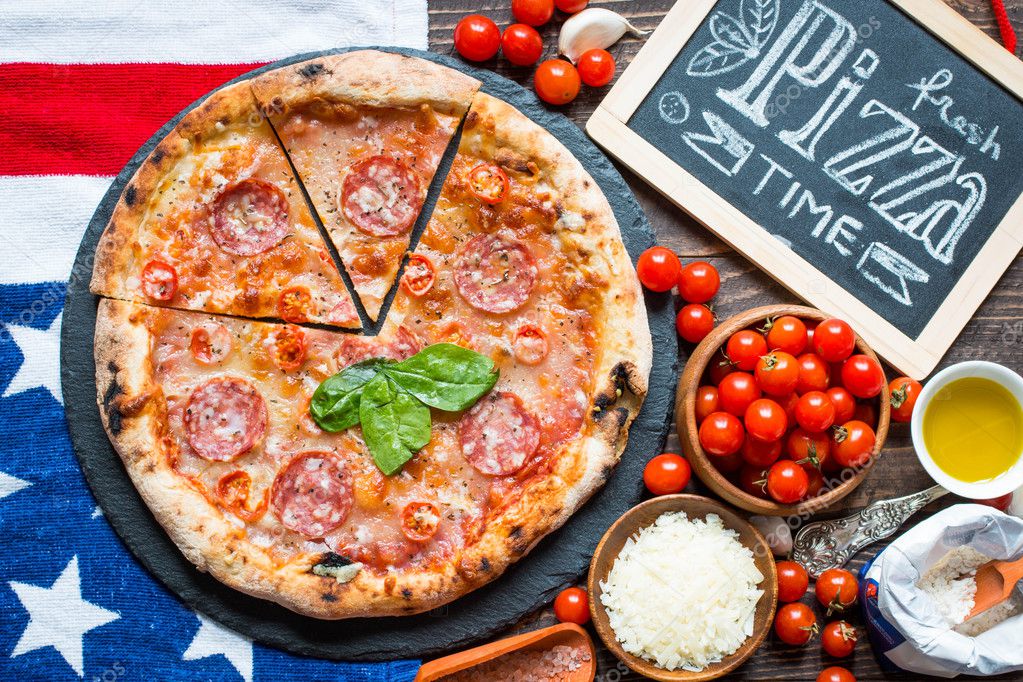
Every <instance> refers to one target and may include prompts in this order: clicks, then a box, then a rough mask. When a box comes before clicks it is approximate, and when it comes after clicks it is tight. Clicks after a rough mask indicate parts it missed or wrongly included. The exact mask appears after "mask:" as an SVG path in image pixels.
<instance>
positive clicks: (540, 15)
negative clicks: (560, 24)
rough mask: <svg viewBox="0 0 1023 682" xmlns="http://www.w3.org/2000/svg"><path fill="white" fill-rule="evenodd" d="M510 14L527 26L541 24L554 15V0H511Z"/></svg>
mask: <svg viewBox="0 0 1023 682" xmlns="http://www.w3.org/2000/svg"><path fill="white" fill-rule="evenodd" d="M511 10H512V15H513V16H514V17H515V19H516V21H520V22H522V23H523V24H528V25H529V26H543V25H544V24H546V23H547V22H548V21H550V20H551V17H552V16H554V0H512V4H511Z"/></svg>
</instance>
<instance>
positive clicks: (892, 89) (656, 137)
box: [628, 0, 1023, 355]
mask: <svg viewBox="0 0 1023 682" xmlns="http://www.w3.org/2000/svg"><path fill="white" fill-rule="evenodd" d="M825 6H826V7H825ZM836 17H837V19H836ZM815 22H816V23H815ZM843 22H844V23H843ZM842 26H844V27H845V30H846V32H845V33H844V34H841V39H840V40H836V41H835V44H834V45H832V46H831V48H830V50H829V47H828V43H827V38H828V37H829V36H830V37H835V36H837V35H839V33H841V30H842V29H841V27H842ZM833 31H834V32H835V33H834V34H832V32H833ZM970 39H972V38H967V37H965V36H964V37H963V38H962V40H970ZM977 39H979V40H983V38H980V37H979V36H978V38H977ZM800 40H805V41H806V48H805V49H804V50H803V51H802V53H800V54H798V56H791V57H790V55H793V52H795V51H796V50H798V49H799V47H798V46H799V45H802V44H803V43H800V42H799V41H800ZM847 40H848V43H846V41H847ZM740 43H741V44H742V45H744V46H745V47H743V49H739V47H740ZM847 44H848V45H849V48H848V52H847V51H845V50H844V48H845V47H846V45H847ZM815 53H816V54H815ZM789 58H791V59H793V60H794V63H795V64H796V66H795V67H794V68H793V71H795V70H798V69H799V68H802V67H803V66H804V65H806V64H809V63H811V60H812V59H814V58H817V59H820V60H821V63H820V65H819V66H818V67H817V68H816V70H813V71H812V72H809V73H807V74H804V75H803V79H804V82H799V81H797V79H796V78H794V77H793V76H791V75H787V74H786V75H783V76H782V77H780V80H777V81H776V80H775V76H776V74H777V73H778V72H779V70H780V69H782V67H783V66H784V64H785V63H787V62H786V60H787V59H789ZM826 64H834V65H835V66H836V67H837V69H838V70H837V71H834V72H833V73H832V72H831V71H826V70H825V66H824V65H826ZM808 71H810V70H809V69H808ZM827 74H831V75H827ZM818 75H819V78H818ZM814 79H818V80H819V81H820V84H819V85H818V84H817V82H816V81H815V80H814ZM775 84H776V85H775ZM945 98H948V99H947V100H946V99H945ZM819 112H827V115H825V114H823V113H819ZM839 112H841V113H839ZM815 116H819V118H815ZM832 116H833V118H831V117H832ZM959 117H962V119H961V120H958V119H959ZM943 119H945V120H943ZM953 124H954V125H955V126H957V127H959V128H961V129H962V132H957V131H956V130H954V129H953ZM804 126H805V127H804ZM628 127H629V128H631V129H632V130H633V131H635V132H636V133H637V134H638V135H640V136H641V137H643V138H644V139H646V140H648V141H649V142H650V143H651V144H653V145H654V146H655V147H656V148H657V149H659V150H661V151H662V152H663V153H664V154H666V155H667V156H669V157H670V158H671V160H672V161H674V162H675V163H677V164H678V165H679V166H681V167H682V168H685V169H686V170H687V171H688V172H690V173H692V174H693V175H694V176H696V177H697V178H698V179H699V180H700V181H701V182H702V183H704V184H705V185H707V186H708V187H710V188H711V189H712V190H713V191H714V192H715V193H717V194H718V195H720V196H721V197H723V198H724V199H725V200H727V202H728V203H730V204H732V205H733V206H735V207H737V208H738V209H739V210H740V211H742V212H743V213H744V214H745V215H746V216H747V217H749V218H750V219H751V220H753V221H754V222H756V223H758V224H759V225H761V226H763V229H765V230H766V231H768V232H769V233H770V234H772V235H775V236H777V237H779V238H781V239H782V240H783V241H785V242H786V243H788V244H791V248H792V249H793V250H794V251H795V252H796V253H797V254H799V255H800V256H802V257H803V258H804V259H806V260H807V261H808V262H810V263H811V264H813V265H814V266H815V267H816V268H817V269H818V270H820V271H821V272H823V273H825V274H826V276H827V277H830V278H831V279H832V280H833V281H834V282H835V283H837V284H838V285H839V286H840V287H842V288H843V289H845V290H846V291H848V292H850V293H852V294H853V295H854V296H855V297H856V298H857V299H859V300H860V301H862V302H863V303H864V304H866V305H867V306H868V307H869V308H870V309H871V310H873V311H875V312H876V313H877V314H879V315H880V316H881V317H883V318H884V319H885V320H887V321H888V322H890V323H891V324H892V325H894V326H895V327H896V328H897V329H899V330H900V331H902V332H903V333H904V334H905V335H906V336H908V337H910V338H913V339H915V338H918V337H919V335H920V332H921V331H922V330H923V329H924V327H925V326H926V325H927V323H928V322H930V321H931V320H932V318H934V317H935V314H936V311H937V310H938V308H939V306H941V304H942V303H944V302H945V300H946V298H947V297H948V295H949V292H950V291H951V290H952V289H953V288H954V287H955V286H956V284H957V283H958V282H959V281H960V278H961V277H962V275H963V273H964V272H965V270H966V268H967V267H968V266H969V265H970V264H971V263H972V262H973V261H974V259H975V258H976V257H977V255H978V252H979V251H980V249H981V247H983V246H984V244H985V242H987V240H988V239H989V238H990V236H991V235H992V233H993V231H994V229H995V228H996V226H998V224H999V223H1000V222H1001V221H1002V219H1003V218H1004V217H1005V215H1006V213H1007V212H1008V210H1009V209H1010V207H1011V206H1012V205H1013V204H1014V202H1016V200H1017V199H1018V198H1019V196H1020V194H1021V193H1023V176H1021V175H1020V174H1019V173H1017V172H1015V171H1014V170H1013V168H1014V164H1015V163H1016V160H1017V159H1019V158H1020V157H1021V154H1023V104H1021V102H1020V101H1019V100H1018V99H1017V98H1016V97H1014V96H1013V95H1012V94H1011V93H1009V92H1008V91H1006V90H1005V89H1003V88H1002V87H1001V86H1000V85H998V84H997V83H995V82H994V81H993V80H992V79H991V78H989V77H988V76H986V75H985V74H984V73H983V72H982V71H981V70H980V69H979V68H978V67H977V66H974V65H971V64H970V63H969V62H967V61H966V60H965V59H963V58H962V57H960V56H959V55H958V54H956V53H955V52H954V51H953V50H952V49H951V48H949V47H948V46H946V45H945V44H943V43H942V42H940V41H939V40H937V39H935V37H934V36H932V35H931V34H929V33H928V32H927V31H926V30H925V29H924V28H923V27H922V26H921V25H920V24H919V23H918V22H916V21H914V20H913V19H912V18H911V17H909V16H907V15H906V14H904V13H903V12H902V11H900V10H899V9H897V8H896V7H895V6H893V5H892V4H891V3H890V2H888V1H887V0H843V1H842V2H825V3H823V4H822V5H820V6H817V5H812V4H810V3H803V2H801V0H720V1H719V2H717V3H716V4H715V6H714V9H713V11H711V12H710V13H709V14H708V16H707V18H706V19H705V20H704V22H703V24H702V25H701V26H700V28H699V29H698V30H697V31H696V32H695V33H694V34H693V35H692V37H691V38H690V39H689V40H688V41H687V42H686V44H685V45H684V47H682V50H681V51H680V52H679V54H678V55H677V56H676V57H675V58H674V60H673V61H672V64H671V66H669V67H668V69H667V70H666V71H665V72H664V74H663V75H662V76H661V78H660V80H659V81H658V83H657V85H656V86H655V87H654V88H653V89H652V90H651V91H650V92H649V94H648V95H647V96H646V98H645V99H644V100H643V102H642V103H641V104H640V105H639V107H638V108H637V109H636V111H635V112H634V113H633V114H632V116H631V118H630V119H629V120H628ZM825 131H826V132H825ZM963 133H966V134H965V135H964V134H963ZM882 135H887V136H888V137H885V138H883V137H881V136H882ZM793 138H796V139H794V140H793ZM785 139H788V140H789V141H788V142H786V141H785ZM863 145H866V146H863ZM857 146H860V149H859V150H856V148H857ZM797 147H798V148H799V149H797ZM889 152H895V153H894V154H893V155H889ZM772 163H773V164H775V165H772ZM928 164H935V165H934V167H932V168H931V169H930V170H928V171H927V172H926V173H925V174H922V175H920V176H919V177H916V178H913V177H912V174H913V173H914V172H920V171H922V170H923V169H924V168H925V167H926V166H927V165H928ZM942 164H943V165H942ZM779 167H780V169H779ZM930 183H934V184H933V185H932V184H930ZM794 185H798V188H796V187H794ZM928 187H929V189H926V188H928ZM790 191H792V192H793V193H792V194H789V192H790ZM917 191H919V192H920V193H919V194H918V195H916V196H914V193H915V192H917ZM806 192H810V193H811V195H812V200H813V202H814V203H808V202H807V201H806V199H807V197H808V195H807V194H806ZM938 201H949V202H958V203H959V204H962V205H964V206H965V208H964V209H963V215H964V216H969V213H970V211H969V210H968V209H969V207H970V206H971V205H973V206H977V209H976V212H975V213H974V214H973V215H972V216H969V217H968V218H967V219H965V220H963V221H962V222H960V223H959V224H958V225H957V224H956V222H955V220H953V217H955V216H956V213H955V211H957V210H958V209H957V208H955V207H954V206H951V205H949V206H948V208H950V209H952V210H950V211H949V213H947V214H946V215H945V217H944V218H940V219H938V220H937V221H936V223H937V225H936V226H929V221H923V223H922V224H921V225H919V226H916V227H914V226H913V221H914V217H915V216H916V217H919V216H922V215H924V214H926V212H927V211H930V210H932V209H935V208H936V207H937V206H938V204H936V203H935V202H938ZM970 202H974V203H972V204H971V203H970ZM822 207H829V212H828V213H827V214H826V213H825V211H824V209H823V208H822ZM813 208H818V209H820V210H819V212H817V213H812V212H811V210H812V209H813ZM843 218H845V219H846V222H843ZM956 219H958V218H956ZM820 223H825V224H824V225H821V224H820ZM712 227H713V226H712ZM829 240H831V241H830V243H829ZM836 244H837V247H836ZM754 260H755V258H754ZM815 286H818V287H825V286H829V284H828V283H820V284H818V285H815ZM941 350H942V351H943V350H944V349H941ZM938 355H940V353H938Z"/></svg>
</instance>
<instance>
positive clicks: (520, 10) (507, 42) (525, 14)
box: [455, 0, 615, 104]
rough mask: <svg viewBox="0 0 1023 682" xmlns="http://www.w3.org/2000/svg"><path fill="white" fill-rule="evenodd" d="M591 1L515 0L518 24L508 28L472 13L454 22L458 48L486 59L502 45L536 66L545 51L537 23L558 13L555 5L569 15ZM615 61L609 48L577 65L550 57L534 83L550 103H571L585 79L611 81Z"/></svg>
mask: <svg viewBox="0 0 1023 682" xmlns="http://www.w3.org/2000/svg"><path fill="white" fill-rule="evenodd" d="M588 2H589V0H512V15H513V16H514V17H515V20H516V22H517V23H514V24H511V25H510V26H508V28H506V29H504V33H502V32H501V30H500V29H499V28H498V27H497V24H495V23H494V21H493V19H490V18H489V17H485V16H483V15H482V14H469V15H467V16H465V17H463V18H462V20H461V21H459V22H458V24H457V25H456V26H455V49H456V50H457V51H458V54H460V55H462V56H463V57H464V58H466V59H468V60H470V61H474V62H482V61H486V60H488V59H491V58H492V57H494V56H495V55H496V54H497V52H498V50H500V51H501V52H502V53H503V54H504V57H505V59H507V60H508V61H509V62H511V63H512V64H515V65H516V66H532V65H533V64H536V62H537V61H538V60H539V59H540V57H541V56H542V55H543V38H541V37H540V33H539V32H538V31H537V30H536V28H535V27H536V26H543V25H544V24H546V23H547V22H548V21H550V20H551V17H553V16H554V8H555V7H557V9H559V10H561V11H562V12H565V13H566V14H575V13H576V12H580V11H582V10H583V9H584V8H585V7H586V5H587V3H588ZM614 75H615V60H614V57H612V56H611V53H610V52H608V51H607V50H601V49H592V50H587V51H586V52H584V53H583V54H581V55H580V56H579V60H578V64H575V65H573V64H572V62H569V61H566V60H564V59H548V60H546V61H544V62H541V64H540V65H539V66H538V67H537V68H536V73H535V74H534V75H533V87H534V88H535V89H536V94H537V95H538V96H539V97H540V99H542V100H543V101H545V102H547V103H548V104H568V103H569V102H571V101H572V100H574V99H575V98H576V96H577V95H578V94H579V89H580V87H581V86H582V84H583V83H585V84H586V85H589V86H590V87H595V88H599V87H602V86H604V85H607V84H608V83H610V82H611V79H612V78H614Z"/></svg>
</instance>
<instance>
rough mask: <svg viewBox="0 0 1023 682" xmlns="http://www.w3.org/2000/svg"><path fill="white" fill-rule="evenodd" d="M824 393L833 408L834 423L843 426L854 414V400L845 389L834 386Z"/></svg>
mask: <svg viewBox="0 0 1023 682" xmlns="http://www.w3.org/2000/svg"><path fill="white" fill-rule="evenodd" d="M825 393H827V394H828V398H829V399H830V400H831V404H832V405H834V407H835V423H836V424H844V423H846V422H847V421H849V420H850V419H852V418H853V416H854V415H855V414H856V398H854V397H853V394H852V393H850V392H849V391H848V390H846V389H845V388H842V387H841V386H834V387H832V388H829V389H828V390H827V391H825Z"/></svg>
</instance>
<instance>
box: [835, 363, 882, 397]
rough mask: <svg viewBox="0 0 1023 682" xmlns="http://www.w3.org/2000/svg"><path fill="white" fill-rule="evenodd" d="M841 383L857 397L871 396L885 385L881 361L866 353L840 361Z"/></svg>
mask: <svg viewBox="0 0 1023 682" xmlns="http://www.w3.org/2000/svg"><path fill="white" fill-rule="evenodd" d="M842 385H843V386H845V387H846V388H847V389H848V390H849V392H850V393H852V394H853V395H854V396H856V397H857V398H873V397H874V396H876V395H877V394H878V393H880V392H881V389H883V388H884V386H885V380H884V370H883V369H881V363H880V362H878V361H877V360H875V359H874V358H872V357H870V356H868V355H854V356H852V357H851V358H849V359H848V360H846V361H845V362H844V363H842Z"/></svg>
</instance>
